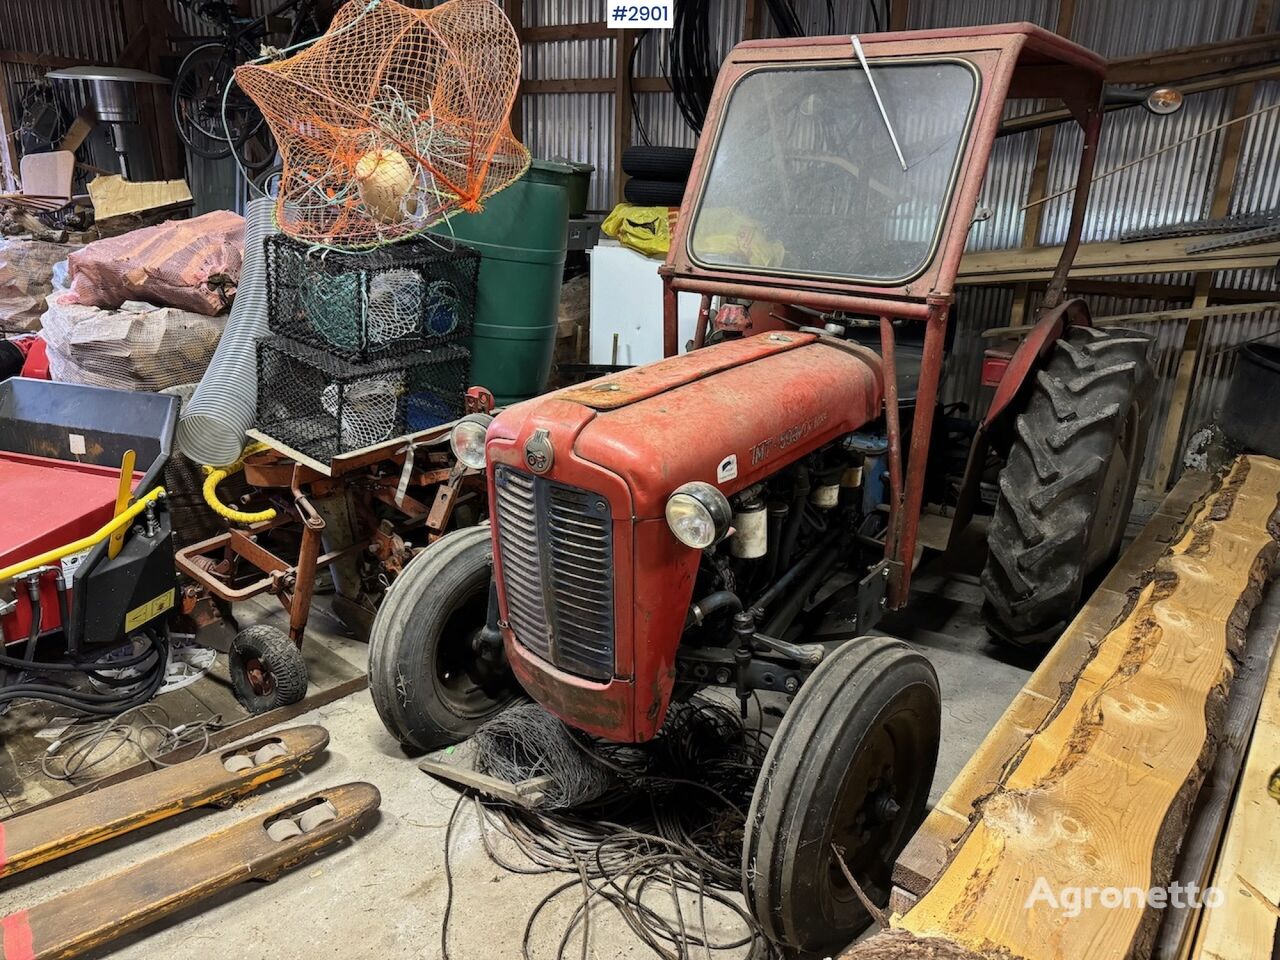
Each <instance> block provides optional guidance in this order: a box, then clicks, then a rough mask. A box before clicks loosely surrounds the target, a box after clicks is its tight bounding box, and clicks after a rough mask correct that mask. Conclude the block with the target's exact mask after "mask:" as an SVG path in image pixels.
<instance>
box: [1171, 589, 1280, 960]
mask: <svg viewBox="0 0 1280 960" xmlns="http://www.w3.org/2000/svg"><path fill="white" fill-rule="evenodd" d="M1273 575H1274V572H1273ZM1278 636H1280V584H1275V583H1274V582H1273V585H1272V586H1271V587H1269V588H1268V590H1267V592H1266V595H1265V596H1264V597H1263V598H1262V603H1261V604H1259V605H1258V606H1257V608H1255V609H1254V611H1253V616H1252V617H1250V618H1249V630H1248V633H1247V635H1246V637H1245V648H1244V657H1243V659H1242V660H1241V661H1240V664H1239V666H1237V667H1236V678H1235V681H1234V682H1233V683H1232V684H1231V699H1230V700H1229V701H1228V702H1227V714H1226V718H1225V719H1224V720H1223V724H1222V736H1221V738H1220V739H1219V741H1218V755H1217V757H1216V758H1214V761H1213V769H1212V770H1211V771H1210V772H1209V774H1208V776H1207V777H1206V779H1205V782H1204V785H1203V786H1202V787H1201V788H1200V796H1198V797H1197V798H1196V806H1195V809H1194V810H1193V811H1192V814H1191V822H1190V823H1189V824H1188V825H1187V833H1186V836H1184V837H1183V838H1182V849H1181V850H1180V851H1179V852H1178V863H1177V865H1176V866H1175V867H1174V871H1173V876H1174V879H1175V880H1176V881H1177V882H1179V883H1181V884H1183V886H1186V885H1187V884H1191V883H1194V884H1195V885H1196V886H1197V887H1199V888H1203V887H1206V886H1208V885H1209V884H1210V883H1212V881H1213V878H1212V876H1211V873H1212V871H1213V864H1214V860H1215V859H1216V857H1217V855H1218V848H1219V847H1220V846H1221V845H1222V835H1223V833H1224V832H1225V831H1226V827H1227V817H1228V816H1229V815H1230V813H1231V798H1232V797H1233V796H1234V795H1235V792H1236V784H1237V783H1238V782H1239V780H1240V775H1241V771H1242V769H1243V767H1244V757H1245V751H1247V750H1248V748H1249V740H1250V739H1251V738H1252V737H1253V729H1254V725H1255V724H1256V723H1257V722H1258V711H1259V709H1260V707H1261V706H1262V699H1263V690H1264V689H1265V687H1266V685H1267V682H1268V677H1269V675H1270V673H1271V670H1272V665H1273V662H1274V659H1273V658H1274V656H1275V652H1276V646H1277V638H1278ZM1277 809H1278V810H1280V805H1278V806H1277ZM1277 826H1280V825H1277ZM1276 852H1277V853H1280V851H1276ZM1198 906H1199V904H1198V903H1197V904H1194V905H1184V906H1183V907H1181V908H1179V907H1174V906H1170V907H1167V908H1166V909H1165V911H1164V917H1163V918H1162V919H1161V921H1160V930H1159V932H1158V933H1157V935H1156V945H1155V949H1154V950H1153V951H1152V954H1151V956H1152V960H1185V958H1186V957H1189V956H1191V948H1192V946H1193V943H1194V939H1195V932H1196V924H1197V923H1198V922H1199V920H1200V911H1199V909H1198Z"/></svg>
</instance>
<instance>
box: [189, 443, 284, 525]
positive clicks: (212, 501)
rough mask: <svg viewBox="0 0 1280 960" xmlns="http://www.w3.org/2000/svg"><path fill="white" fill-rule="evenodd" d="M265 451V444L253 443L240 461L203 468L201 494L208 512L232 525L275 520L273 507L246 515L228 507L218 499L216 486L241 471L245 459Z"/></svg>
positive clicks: (246, 449) (246, 448)
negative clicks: (223, 465)
mask: <svg viewBox="0 0 1280 960" xmlns="http://www.w3.org/2000/svg"><path fill="white" fill-rule="evenodd" d="M266 449H267V445H266V444H265V443H253V444H250V445H249V446H247V447H245V448H244V453H242V454H240V459H239V460H237V461H236V462H235V463H229V464H227V465H226V466H225V467H209V466H206V467H205V468H204V472H205V478H204V487H203V488H202V492H203V493H204V502H205V503H207V504H208V505H209V509H210V510H212V511H213V512H214V513H216V514H217V515H218V516H220V517H225V518H226V519H228V520H230V521H231V522H232V523H262V522H263V521H264V520H274V519H275V516H276V511H275V509H274V508H273V507H268V508H267V509H266V510H258V511H257V512H255V513H246V512H244V511H243V510H236V509H235V508H233V507H228V506H227V505H226V504H225V503H223V502H222V501H221V500H219V499H218V484H220V483H221V482H222V481H223V480H225V479H227V477H229V476H231V475H232V474H233V473H238V472H239V471H241V470H243V469H244V458H245V457H247V456H250V455H252V454H255V453H257V452H258V451H260V450H266Z"/></svg>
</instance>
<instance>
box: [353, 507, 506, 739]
mask: <svg viewBox="0 0 1280 960" xmlns="http://www.w3.org/2000/svg"><path fill="white" fill-rule="evenodd" d="M492 562H493V549H492V545H491V541H490V538H489V525H488V524H487V523H485V524H480V525H478V526H474V527H467V528H465V529H462V530H458V531H456V532H454V533H451V534H449V535H448V536H447V537H444V538H442V539H440V540H437V541H436V542H435V543H433V544H431V545H430V546H429V547H427V548H426V549H425V550H423V551H422V552H421V553H419V554H418V555H417V556H416V557H414V558H413V560H411V561H410V562H409V564H408V566H406V567H405V568H404V572H403V573H401V574H400V576H399V577H397V578H396V580H395V582H394V583H392V584H391V587H390V589H389V590H387V593H386V596H385V597H384V598H383V601H382V605H381V606H380V607H379V608H378V613H377V616H375V617H374V620H373V628H372V629H371V630H370V632H369V689H370V692H371V693H372V694H373V703H374V706H375V707H377V710H378V716H380V717H381V718H382V722H383V725H385V726H386V728H387V730H388V731H390V733H391V735H392V736H394V737H395V738H396V739H397V740H399V741H400V742H401V743H402V744H404V745H405V746H406V747H407V748H409V749H411V750H415V751H426V750H437V749H439V748H441V747H446V746H449V745H451V744H454V743H458V742H460V741H462V740H465V739H466V738H467V737H469V736H471V735H472V734H473V733H475V731H476V728H477V727H479V726H480V724H482V723H484V722H485V721H486V720H488V719H489V718H490V717H494V716H497V715H498V714H499V713H501V712H502V711H503V710H505V709H506V708H507V707H508V706H510V705H511V704H512V703H513V702H515V701H516V700H517V699H520V698H521V697H522V696H523V693H522V691H521V690H520V686H519V684H518V683H517V682H516V679H515V677H514V676H513V675H512V673H511V668H510V667H509V666H508V665H507V663H506V660H505V659H504V658H503V656H502V652H501V649H498V650H487V649H485V648H483V646H482V645H481V643H480V639H481V631H482V630H483V628H484V626H485V622H486V620H487V618H488V612H489V581H490V579H491V577H492V575H493V572H492Z"/></svg>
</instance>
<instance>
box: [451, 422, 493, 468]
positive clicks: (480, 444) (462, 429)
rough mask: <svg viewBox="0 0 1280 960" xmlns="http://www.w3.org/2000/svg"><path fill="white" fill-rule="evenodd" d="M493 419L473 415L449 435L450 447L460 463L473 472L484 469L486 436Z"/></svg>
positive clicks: (454, 428) (455, 426)
mask: <svg viewBox="0 0 1280 960" xmlns="http://www.w3.org/2000/svg"><path fill="white" fill-rule="evenodd" d="M491 423H493V417H491V416H489V415H488V414H484V413H473V414H470V415H469V416H465V417H463V418H462V419H461V420H459V421H458V422H457V423H456V424H454V426H453V430H452V431H450V433H449V446H450V448H452V450H453V455H454V456H455V457H457V458H458V462H459V463H461V464H462V465H463V466H464V467H470V468H471V469H472V470H483V469H484V435H485V431H487V430H488V429H489V424H491Z"/></svg>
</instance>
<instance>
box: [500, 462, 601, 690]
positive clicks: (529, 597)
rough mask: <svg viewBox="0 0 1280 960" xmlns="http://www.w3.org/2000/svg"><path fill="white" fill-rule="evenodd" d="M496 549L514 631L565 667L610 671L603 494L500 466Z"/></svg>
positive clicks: (594, 674)
mask: <svg viewBox="0 0 1280 960" xmlns="http://www.w3.org/2000/svg"><path fill="white" fill-rule="evenodd" d="M494 484H495V486H496V487H497V491H498V502H497V503H496V504H495V505H494V506H495V514H496V521H497V524H498V547H499V550H500V551H501V561H502V579H503V587H504V589H505V592H506V598H507V615H508V617H509V618H510V622H511V629H512V630H513V631H514V632H515V635H516V639H518V640H519V641H520V642H521V643H522V644H524V646H525V647H527V648H528V649H530V650H532V651H533V652H534V653H536V654H537V655H538V656H540V657H542V658H543V659H544V660H547V661H549V662H550V663H551V664H553V665H554V666H556V667H559V668H561V669H562V670H566V671H568V672H570V673H576V674H578V675H580V676H583V677H589V678H591V679H593V680H607V679H609V678H610V677H612V676H613V669H614V651H613V636H614V629H613V627H614V624H613V525H612V519H613V518H612V516H611V514H610V511H609V504H608V502H607V501H606V500H605V499H604V497H602V496H600V495H599V494H595V493H592V492H591V491H589V490H582V489H580V488H579V487H571V486H568V485H566V484H563V483H556V482H555V481H554V480H546V479H544V478H542V477H534V476H532V475H530V474H527V473H522V472H520V471H518V470H512V469H510V468H509V467H501V466H500V467H497V468H495V471H494Z"/></svg>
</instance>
